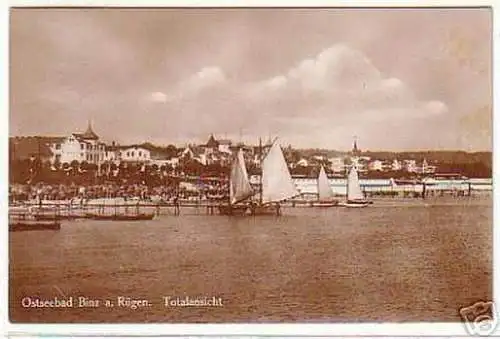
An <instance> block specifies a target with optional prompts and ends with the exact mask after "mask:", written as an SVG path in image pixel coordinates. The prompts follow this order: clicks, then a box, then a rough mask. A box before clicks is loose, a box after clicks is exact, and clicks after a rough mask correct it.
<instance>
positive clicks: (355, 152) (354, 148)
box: [352, 137, 361, 155]
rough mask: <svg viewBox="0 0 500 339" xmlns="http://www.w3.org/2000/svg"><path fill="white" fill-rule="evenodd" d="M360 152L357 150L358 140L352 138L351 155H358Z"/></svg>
mask: <svg viewBox="0 0 500 339" xmlns="http://www.w3.org/2000/svg"><path fill="white" fill-rule="evenodd" d="M359 153H361V151H360V150H359V149H358V140H357V137H354V143H353V145H352V154H353V155H358V154H359Z"/></svg>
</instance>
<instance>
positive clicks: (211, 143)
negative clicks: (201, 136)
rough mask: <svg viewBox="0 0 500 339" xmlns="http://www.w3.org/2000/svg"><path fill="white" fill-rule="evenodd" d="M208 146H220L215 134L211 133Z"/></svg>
mask: <svg viewBox="0 0 500 339" xmlns="http://www.w3.org/2000/svg"><path fill="white" fill-rule="evenodd" d="M207 147H219V143H218V142H217V140H215V138H214V135H213V134H210V138H208V141H207Z"/></svg>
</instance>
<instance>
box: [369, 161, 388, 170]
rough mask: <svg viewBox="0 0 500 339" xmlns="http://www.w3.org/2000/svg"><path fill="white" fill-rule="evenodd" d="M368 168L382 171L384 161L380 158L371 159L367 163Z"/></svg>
mask: <svg viewBox="0 0 500 339" xmlns="http://www.w3.org/2000/svg"><path fill="white" fill-rule="evenodd" d="M368 169H369V170H370V171H382V170H383V169H384V163H383V162H382V161H381V160H373V161H371V162H370V163H369V164H368Z"/></svg>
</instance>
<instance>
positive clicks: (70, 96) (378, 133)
mask: <svg viewBox="0 0 500 339" xmlns="http://www.w3.org/2000/svg"><path fill="white" fill-rule="evenodd" d="M491 29H492V19H491V12H490V10H489V9H437V8H435V9H432V8H429V9H345V8H344V9H333V8H330V9H299V8H295V9H272V8H267V9H265V8H254V9H248V8H247V9H234V8H233V9H213V8H205V9H201V8H189V9H188V8H184V9H182V8H177V9H172V8H170V9H169V8H149V9H140V8H129V9H120V8H114V9H105V8H51V9H35V8H31V9H30V8H17V9H12V10H11V13H10V56H9V57H10V69H9V72H10V103H9V104H10V122H9V125H10V126H9V128H10V135H16V136H17V135H50V136H59V135H68V134H70V133H72V132H83V131H84V130H85V129H86V127H87V124H88V121H89V120H90V121H92V126H93V128H94V131H95V132H96V133H97V134H98V135H99V136H100V137H101V138H102V139H103V140H104V141H107V142H111V141H117V142H119V143H121V144H126V143H139V142H144V141H149V142H152V143H156V144H164V145H166V144H170V143H174V144H185V143H188V142H190V143H191V142H195V143H199V142H206V141H207V140H208V137H209V136H210V134H211V133H213V134H214V135H215V137H216V138H230V139H232V140H234V141H244V142H249V143H253V144H255V143H256V142H257V141H258V138H259V137H262V138H263V139H267V138H268V137H269V136H272V137H278V138H279V140H280V143H281V144H282V145H288V144H291V145H292V146H293V147H300V148H309V147H311V148H327V149H338V150H347V149H349V148H350V147H351V146H352V142H353V138H354V137H356V139H357V140H358V145H359V147H360V148H361V149H362V150H394V151H401V150H441V149H448V150H449V149H461V150H466V151H491V150H492V85H491V82H492V80H491V78H492V59H491V54H492V47H491V37H492V33H491Z"/></svg>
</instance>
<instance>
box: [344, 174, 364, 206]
mask: <svg viewBox="0 0 500 339" xmlns="http://www.w3.org/2000/svg"><path fill="white" fill-rule="evenodd" d="M364 198H365V196H364V194H363V192H362V191H361V185H360V184H359V178H358V171H357V169H356V166H352V167H351V170H350V171H349V175H348V177H347V200H360V199H364Z"/></svg>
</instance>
